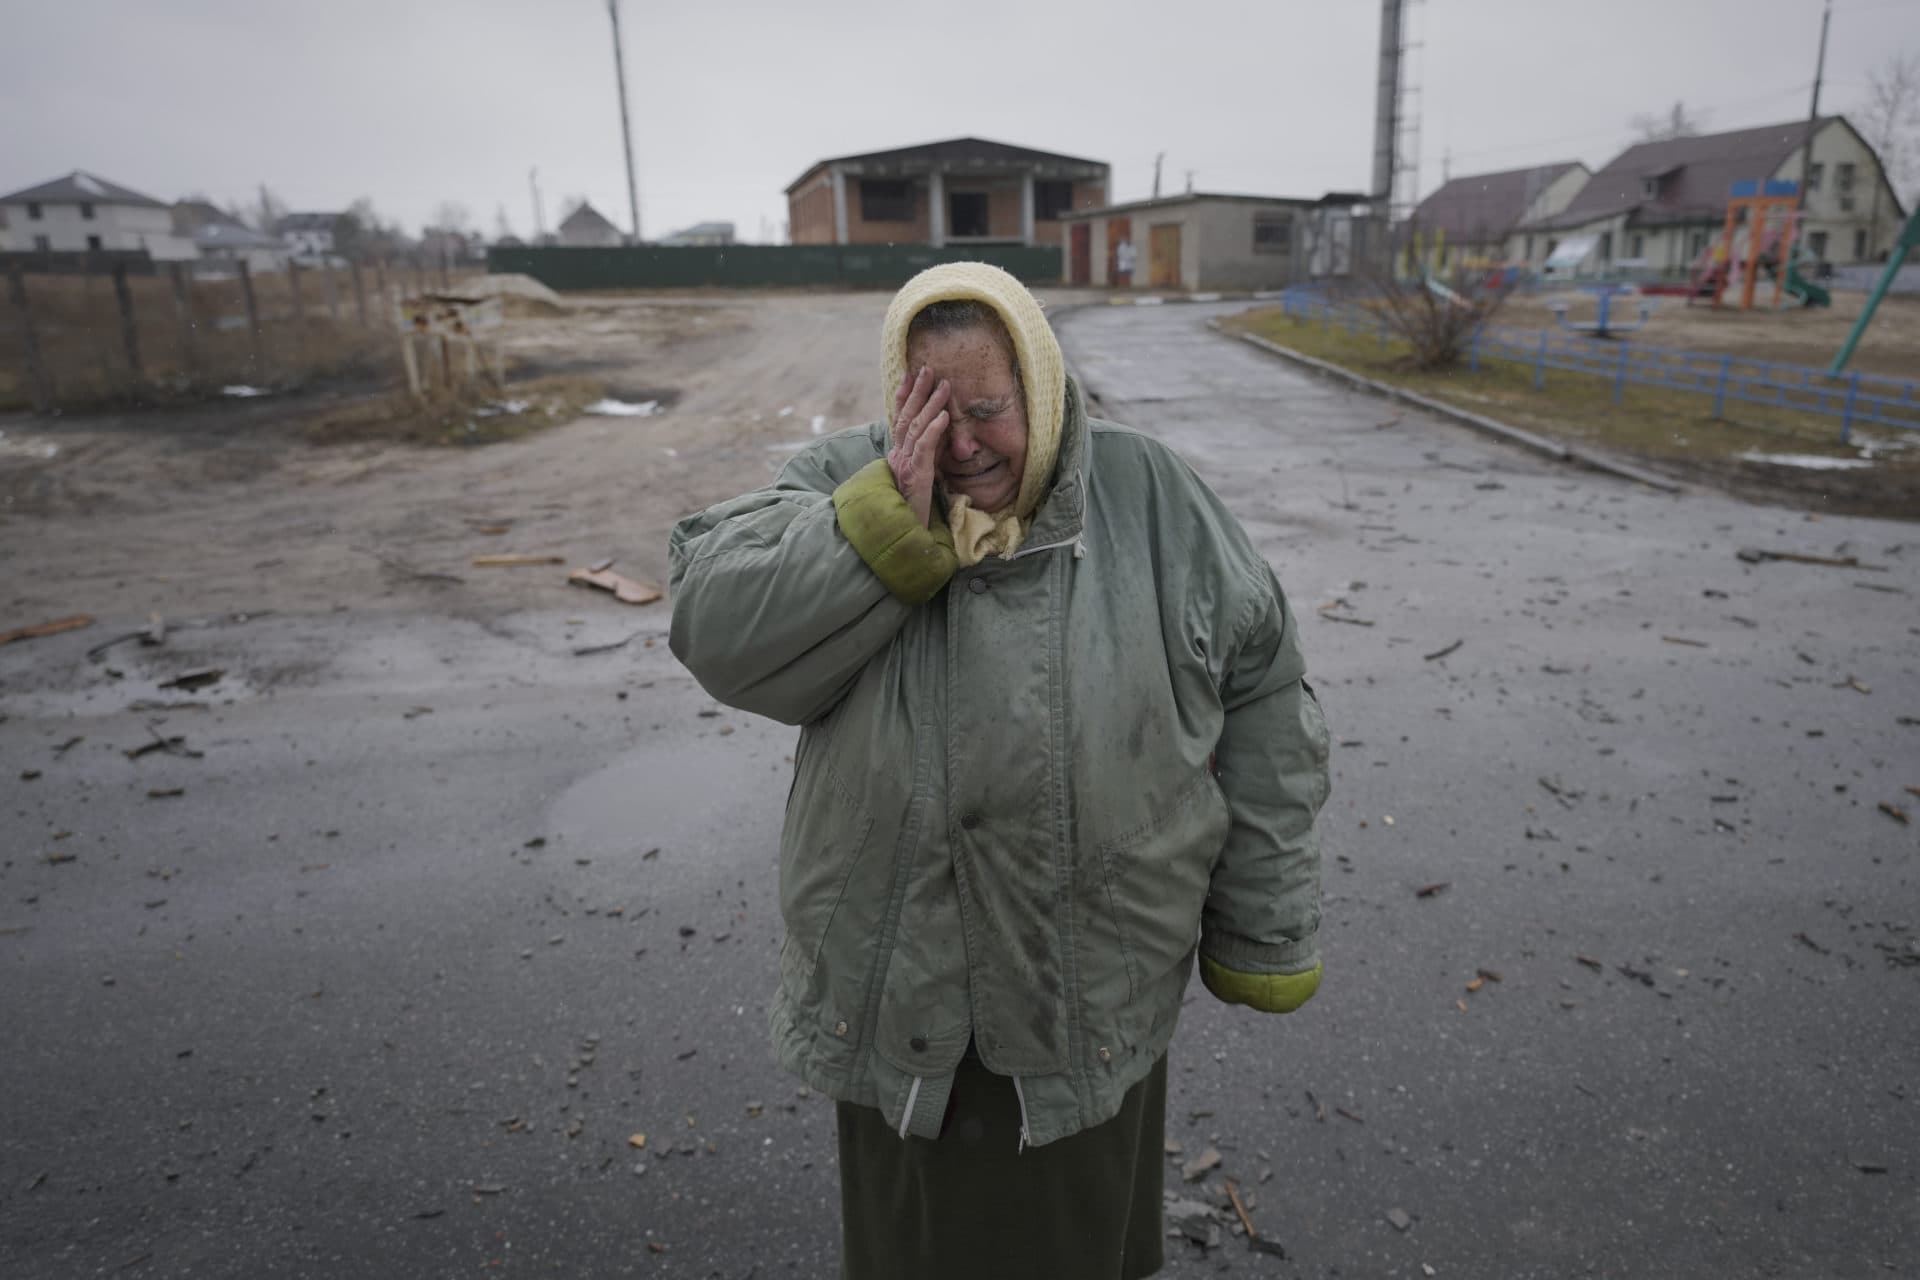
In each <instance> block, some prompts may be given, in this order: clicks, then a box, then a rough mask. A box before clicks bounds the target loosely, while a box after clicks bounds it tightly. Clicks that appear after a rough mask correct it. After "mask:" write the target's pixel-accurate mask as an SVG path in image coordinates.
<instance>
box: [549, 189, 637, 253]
mask: <svg viewBox="0 0 1920 1280" xmlns="http://www.w3.org/2000/svg"><path fill="white" fill-rule="evenodd" d="M626 242H627V238H626V237H625V236H624V235H622V234H620V228H618V227H616V226H614V225H613V224H612V223H611V222H609V221H607V219H606V216H605V215H604V214H602V213H601V212H600V211H599V210H598V209H596V208H594V207H593V206H592V205H590V204H588V203H587V202H586V201H584V200H583V201H581V202H580V207H579V208H578V209H575V210H574V211H573V212H572V213H570V214H568V215H567V216H566V217H565V218H563V219H562V220H561V222H560V243H561V244H563V245H565V246H567V247H568V248H572V249H617V248H619V247H620V246H621V245H623V244H625V243H626Z"/></svg>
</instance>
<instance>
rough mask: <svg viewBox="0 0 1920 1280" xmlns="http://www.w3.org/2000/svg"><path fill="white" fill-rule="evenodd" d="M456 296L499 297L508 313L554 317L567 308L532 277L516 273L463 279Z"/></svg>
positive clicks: (555, 294) (558, 297)
mask: <svg viewBox="0 0 1920 1280" xmlns="http://www.w3.org/2000/svg"><path fill="white" fill-rule="evenodd" d="M458 291H459V293H460V294H461V295H462V296H463V297H469V298H499V299H501V301H502V303H503V304H504V305H505V306H506V308H507V310H508V312H509V314H516V313H517V314H521V315H529V314H531V315H554V314H557V313H559V312H561V311H565V310H566V309H567V304H566V303H565V302H564V301H563V300H562V299H561V297H560V295H559V294H557V293H555V292H554V291H553V290H551V289H549V288H547V286H545V285H543V284H541V283H540V282H539V281H538V280H535V279H534V278H533V277H532V276H523V275H518V274H515V273H504V274H501V275H487V276H475V277H473V278H472V279H470V280H462V281H461V282H460V286H459V290H458Z"/></svg>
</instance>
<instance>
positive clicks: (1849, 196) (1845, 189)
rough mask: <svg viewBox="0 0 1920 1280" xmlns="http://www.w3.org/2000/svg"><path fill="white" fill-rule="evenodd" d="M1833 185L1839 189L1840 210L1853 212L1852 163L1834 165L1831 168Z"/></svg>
mask: <svg viewBox="0 0 1920 1280" xmlns="http://www.w3.org/2000/svg"><path fill="white" fill-rule="evenodd" d="M1833 177H1834V184H1833V185H1834V186H1836V187H1838V188H1839V189H1840V212H1842V213H1852V212H1853V165H1852V164H1851V163H1847V164H1842V165H1836V166H1835V167H1834V170H1833Z"/></svg>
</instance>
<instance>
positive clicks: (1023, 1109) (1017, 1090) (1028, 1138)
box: [915, 1076, 1033, 1155]
mask: <svg viewBox="0 0 1920 1280" xmlns="http://www.w3.org/2000/svg"><path fill="white" fill-rule="evenodd" d="M1011 1079H1012V1080H1013V1096H1014V1097H1016V1098H1018V1099H1019V1100H1020V1145H1019V1146H1017V1147H1015V1148H1014V1153H1015V1154H1016V1155H1017V1154H1019V1153H1020V1152H1022V1151H1025V1150H1026V1149H1027V1145H1028V1144H1029V1143H1031V1142H1032V1141H1033V1135H1032V1134H1030V1133H1029V1132H1027V1091H1026V1090H1025V1089H1022V1088H1021V1087H1020V1077H1019V1076H1013V1077H1011ZM915 1083H918V1081H916V1082H915Z"/></svg>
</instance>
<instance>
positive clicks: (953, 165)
mask: <svg viewBox="0 0 1920 1280" xmlns="http://www.w3.org/2000/svg"><path fill="white" fill-rule="evenodd" d="M825 165H858V166H860V167H862V168H877V169H881V170H889V169H897V170H900V171H902V172H906V171H912V172H916V173H917V172H920V171H922V170H925V169H931V168H933V167H934V166H935V165H939V166H940V167H941V168H942V169H946V170H949V171H961V170H965V169H969V168H982V169H984V168H989V167H994V168H1009V167H1024V166H1030V165H1041V166H1046V165H1066V166H1071V167H1074V168H1082V169H1098V170H1100V171H1101V172H1102V173H1105V172H1107V171H1108V169H1109V167H1110V166H1108V164H1107V162H1106V161H1104V160H1088V159H1085V158H1083V157H1080V156H1068V155H1061V154H1060V153H1059V152H1057V151H1036V150H1034V149H1033V148H1032V147H1016V146H1014V145H1013V144H1012V143H1008V142H994V141H991V140H990V139H987V138H948V139H946V140H945V141H943V142H923V143H920V144H919V145H917V146H912V147H893V148H891V149H889V150H886V151H863V152H859V153H858V154H855V155H847V156H829V157H827V158H826V159H825V160H816V161H814V162H813V163H812V164H810V165H808V166H807V170H806V172H805V173H802V174H801V175H800V176H799V177H797V178H795V179H794V180H793V181H792V182H790V183H788V184H787V194H788V195H792V194H793V190H794V188H795V187H798V186H799V185H800V184H801V183H803V182H805V181H806V180H807V179H808V178H810V177H812V176H813V174H814V172H815V171H816V170H818V169H820V168H821V167H822V166H825Z"/></svg>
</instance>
